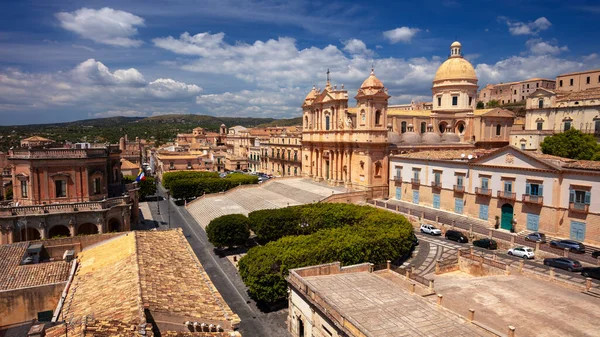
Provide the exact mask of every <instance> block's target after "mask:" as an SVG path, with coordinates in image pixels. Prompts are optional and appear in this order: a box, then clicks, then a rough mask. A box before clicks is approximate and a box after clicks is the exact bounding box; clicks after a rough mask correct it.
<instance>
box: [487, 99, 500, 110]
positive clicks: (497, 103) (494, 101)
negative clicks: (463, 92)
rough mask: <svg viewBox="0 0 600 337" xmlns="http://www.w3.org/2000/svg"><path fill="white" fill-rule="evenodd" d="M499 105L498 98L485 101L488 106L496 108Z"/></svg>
mask: <svg viewBox="0 0 600 337" xmlns="http://www.w3.org/2000/svg"><path fill="white" fill-rule="evenodd" d="M499 106H500V102H498V100H495V99H492V100H490V101H489V102H487V104H486V107H488V108H496V107H499Z"/></svg>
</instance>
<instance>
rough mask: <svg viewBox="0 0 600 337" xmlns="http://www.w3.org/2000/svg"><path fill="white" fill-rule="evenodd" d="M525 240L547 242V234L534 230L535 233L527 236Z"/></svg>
mask: <svg viewBox="0 0 600 337" xmlns="http://www.w3.org/2000/svg"><path fill="white" fill-rule="evenodd" d="M525 240H527V241H533V242H539V243H546V234H544V233H539V232H533V233H531V234H528V235H527V236H525Z"/></svg>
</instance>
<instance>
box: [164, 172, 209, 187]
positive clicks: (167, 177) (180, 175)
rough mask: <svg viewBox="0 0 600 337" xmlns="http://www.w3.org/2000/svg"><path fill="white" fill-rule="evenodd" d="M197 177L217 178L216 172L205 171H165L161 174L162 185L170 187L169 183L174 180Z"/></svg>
mask: <svg viewBox="0 0 600 337" xmlns="http://www.w3.org/2000/svg"><path fill="white" fill-rule="evenodd" d="M199 178H219V173H218V172H207V171H176V172H167V173H165V174H163V176H162V185H163V186H164V187H165V188H166V189H171V183H172V182H173V181H176V180H193V179H199Z"/></svg>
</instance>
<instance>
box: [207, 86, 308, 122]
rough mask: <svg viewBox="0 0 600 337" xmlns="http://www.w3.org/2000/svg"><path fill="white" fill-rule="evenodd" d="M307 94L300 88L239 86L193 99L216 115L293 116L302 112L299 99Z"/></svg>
mask: <svg viewBox="0 0 600 337" xmlns="http://www.w3.org/2000/svg"><path fill="white" fill-rule="evenodd" d="M304 96H306V92H305V90H302V89H300V88H281V89H278V90H241V91H238V92H225V93H221V94H207V95H200V96H198V97H197V98H196V103H197V104H198V105H199V106H201V108H202V109H203V110H205V111H211V113H212V114H215V115H218V116H254V117H275V118H284V117H295V116H299V115H300V114H301V112H302V109H301V108H300V104H301V102H300V103H299V99H300V100H301V99H302V98H304Z"/></svg>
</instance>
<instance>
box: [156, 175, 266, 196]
mask: <svg viewBox="0 0 600 337" xmlns="http://www.w3.org/2000/svg"><path fill="white" fill-rule="evenodd" d="M163 181H164V179H163ZM247 184H258V177H257V176H253V175H246V174H230V175H228V176H227V177H225V178H195V179H189V180H188V179H177V180H171V181H170V184H169V186H170V188H169V189H170V191H171V196H172V197H173V198H175V199H192V198H195V197H199V196H201V195H203V194H205V193H217V192H223V191H227V190H229V189H231V188H234V187H236V186H239V185H247Z"/></svg>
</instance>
